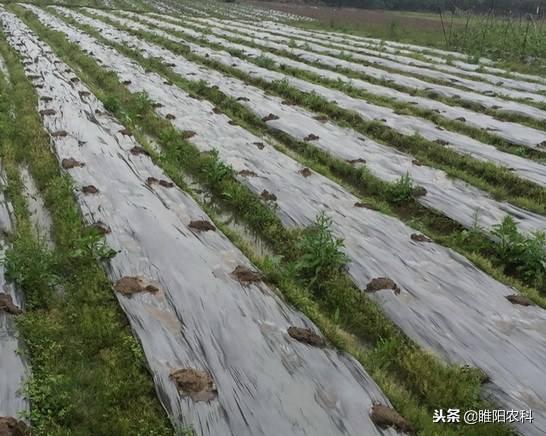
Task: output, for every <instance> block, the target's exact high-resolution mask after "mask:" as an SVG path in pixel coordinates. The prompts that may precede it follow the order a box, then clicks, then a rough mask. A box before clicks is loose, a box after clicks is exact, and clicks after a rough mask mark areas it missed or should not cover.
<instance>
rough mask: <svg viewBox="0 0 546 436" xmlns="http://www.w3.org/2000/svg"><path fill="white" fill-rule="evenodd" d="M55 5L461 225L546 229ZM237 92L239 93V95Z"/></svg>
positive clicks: (535, 219) (87, 43)
mask: <svg viewBox="0 0 546 436" xmlns="http://www.w3.org/2000/svg"><path fill="white" fill-rule="evenodd" d="M58 10H60V11H61V12H62V13H65V14H67V15H69V16H71V17H73V18H74V19H76V20H77V21H78V22H80V23H83V24H86V25H90V26H92V27H95V28H97V29H98V30H100V33H101V35H102V36H103V37H105V38H107V39H110V40H112V41H115V42H118V43H122V44H124V45H127V46H128V47H131V48H134V49H137V50H138V51H139V53H140V54H141V55H143V56H145V57H148V58H161V59H166V60H168V62H169V63H170V64H173V65H174V66H173V67H172V68H173V71H174V72H176V73H178V74H180V75H182V76H183V77H188V78H191V79H192V80H204V81H206V82H208V83H209V84H210V85H215V86H218V87H219V88H220V89H221V90H222V91H223V92H224V93H226V94H227V95H229V96H231V97H233V98H236V99H237V98H239V99H240V103H241V104H243V105H245V106H246V107H248V108H249V109H250V110H252V111H253V112H255V113H256V114H257V115H258V116H260V117H261V118H263V117H266V116H267V115H269V114H274V115H275V116H277V117H278V119H277V120H272V121H270V122H269V124H270V125H271V126H272V127H273V128H275V129H278V130H281V131H283V132H285V133H288V134H289V135H291V136H293V137H295V138H297V139H298V140H300V141H301V140H304V139H305V138H306V137H307V136H308V135H309V134H310V133H312V134H313V135H316V136H318V139H316V140H315V141H313V144H315V145H316V146H318V147H320V148H322V149H323V150H326V151H328V152H329V153H331V154H333V155H335V156H337V157H340V158H341V159H345V160H355V159H365V160H366V162H367V167H368V168H369V169H370V170H371V171H372V173H374V174H376V175H378V176H379V177H380V178H381V179H383V180H387V181H389V182H392V181H394V180H396V179H397V178H399V177H401V176H403V175H405V174H406V173H409V174H411V176H412V177H413V179H414V180H415V182H416V183H417V184H418V185H421V186H423V187H425V188H426V190H427V191H428V194H427V195H425V196H424V197H420V198H419V201H420V202H422V203H423V204H424V205H426V206H427V207H430V208H432V209H436V210H439V211H441V212H443V213H444V214H446V215H447V216H449V217H450V218H452V219H454V220H456V221H458V222H460V223H461V224H463V225H464V226H466V227H472V226H474V225H476V224H478V225H480V226H481V227H484V228H485V229H490V228H491V226H493V225H495V224H498V223H499V222H500V221H502V219H503V217H504V216H505V215H507V214H508V215H511V216H512V217H513V218H514V220H515V221H516V222H517V223H518V225H519V227H520V228H521V229H522V230H527V231H529V230H541V229H546V217H544V216H541V215H537V214H533V213H529V212H528V211H525V210H522V209H520V208H516V207H514V206H512V205H510V204H507V203H500V202H497V201H495V200H493V199H492V198H491V197H490V196H489V195H487V194H486V193H484V192H482V191H480V190H479V189H476V188H474V187H472V186H470V185H468V184H466V183H464V182H461V181H457V180H453V179H451V178H449V177H447V175H446V174H445V173H444V172H443V171H440V170H436V169H433V168H429V167H425V166H419V165H415V164H414V163H413V159H412V158H411V157H410V156H407V155H404V154H402V153H398V152H396V151H395V150H392V149H391V148H389V147H387V146H384V145H381V144H378V143H376V142H374V141H372V140H370V139H368V138H361V137H360V136H359V135H357V134H356V133H354V132H353V131H352V130H350V129H342V128H339V127H337V126H335V125H334V124H332V123H328V124H323V123H321V122H320V121H318V120H316V119H314V118H313V116H314V115H316V114H312V113H309V112H307V111H305V110H302V109H299V108H297V107H293V106H289V105H285V104H282V100H281V99H279V98H276V97H272V96H268V95H266V93H265V92H264V91H262V90H260V89H258V88H255V87H252V86H248V85H246V84H245V83H244V82H242V81H240V80H237V79H233V78H230V77H226V76H224V75H222V74H220V73H218V72H216V71H214V70H211V69H209V68H206V67H202V66H198V65H195V64H192V63H191V62H188V60H187V59H185V58H184V57H182V56H177V55H175V54H174V53H172V52H171V51H169V50H166V49H164V48H161V47H159V46H157V45H155V44H152V43H148V42H146V41H142V40H139V39H138V38H136V37H134V36H132V35H130V34H128V33H126V32H123V31H120V30H118V29H116V28H114V27H112V26H110V25H108V24H106V23H104V22H102V21H99V20H96V19H93V18H89V17H87V16H85V15H82V14H79V13H77V12H74V11H73V10H71V9H68V8H58ZM48 25H49V26H51V27H53V28H55V29H57V30H60V31H62V32H64V33H66V34H68V36H69V37H70V38H71V39H72V40H73V41H78V43H79V44H80V45H81V46H82V48H84V49H86V50H87V51H88V52H92V53H93V54H94V55H95V56H97V57H100V53H101V46H100V45H98V44H97V43H96V41H95V40H93V39H92V38H90V37H89V36H87V35H85V34H84V33H83V32H79V33H78V32H77V30H76V29H74V28H70V27H69V26H67V25H63V24H62V23H59V22H58V20H52V19H51V20H49V21H48ZM135 26H138V24H135V25H132V27H135ZM112 61H113V59H111V58H101V63H102V64H103V65H110V63H111V62H112ZM114 71H116V72H117V73H118V74H122V73H124V74H125V75H127V76H128V77H130V76H131V75H132V72H126V71H124V70H119V69H114ZM148 80H149V79H148ZM135 86H136V87H137V88H139V90H140V91H144V92H146V93H148V94H150V93H153V92H154V89H155V88H156V87H157V86H161V81H158V82H157V83H155V84H153V86H152V85H150V86H149V87H148V86H146V84H145V83H142V82H138V83H137V84H136V85H135ZM241 97H244V98H242V99H241ZM162 103H163V101H162ZM339 144H343V147H340V146H339ZM545 169H546V168H545Z"/></svg>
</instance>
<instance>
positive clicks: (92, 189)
mask: <svg viewBox="0 0 546 436" xmlns="http://www.w3.org/2000/svg"><path fill="white" fill-rule="evenodd" d="M82 192H83V193H84V194H97V193H98V192H99V190H98V189H97V188H96V186H94V185H87V186H84V187H83V188H82Z"/></svg>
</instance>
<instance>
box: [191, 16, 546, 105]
mask: <svg viewBox="0 0 546 436" xmlns="http://www.w3.org/2000/svg"><path fill="white" fill-rule="evenodd" d="M198 20H199V19H198ZM199 21H202V22H205V23H209V24H213V23H214V24H224V25H229V23H228V21H226V20H214V19H210V20H209V19H203V20H199ZM237 27H238V28H240V27H244V28H245V29H248V30H260V31H261V33H262V38H270V39H272V38H273V37H275V36H281V37H286V38H296V40H299V41H300V43H301V41H308V42H312V43H317V44H318V46H317V47H319V50H321V51H322V50H325V49H326V48H328V47H333V48H336V49H341V50H343V52H344V53H345V54H347V55H352V54H353V53H360V54H364V55H369V56H371V57H372V58H368V61H369V62H373V63H375V62H377V59H376V58H377V57H380V58H384V59H388V60H390V61H394V62H396V63H399V64H402V65H410V66H415V67H420V68H425V69H427V70H428V71H423V70H421V72H420V73H419V74H422V75H424V76H428V77H432V78H434V79H443V80H449V81H450V82H453V83H455V84H459V83H458V82H457V80H459V79H458V78H457V77H452V76H444V75H442V74H438V73H437V72H435V71H434V70H439V71H444V72H446V73H450V74H455V75H459V76H460V75H463V77H461V79H463V80H462V81H461V83H460V84H461V85H463V86H464V85H465V83H466V82H465V78H464V76H466V77H467V78H468V77H472V78H475V79H477V80H479V81H482V82H488V83H489V84H493V85H495V88H494V89H495V90H496V91H498V89H499V87H503V88H504V87H506V88H511V89H515V90H521V91H528V92H531V93H536V92H541V91H546V85H543V84H540V83H537V82H527V81H525V80H515V79H512V78H509V77H503V76H497V75H495V74H491V73H482V72H477V71H475V70H474V71H469V70H468V69H466V70H465V69H462V68H458V67H457V66H453V65H449V64H446V63H445V62H444V63H438V62H424V61H423V60H420V59H416V58H412V57H408V56H403V55H400V54H393V53H390V52H389V51H388V50H382V51H381V48H377V47H376V48H375V49H374V48H372V47H365V48H364V47H362V48H360V47H355V46H352V45H348V44H347V42H346V40H345V41H342V40H341V38H340V41H336V42H337V43H330V44H329V45H326V44H325V41H324V38H321V37H319V36H317V35H315V34H313V33H312V32H308V31H305V30H302V29H298V28H295V27H292V26H288V25H284V24H272V23H269V25H267V26H266V27H265V29H264V26H261V27H260V29H258V27H257V26H255V25H252V24H244V23H238V24H237ZM232 28H233V27H232ZM330 41H331V40H330ZM359 59H360V58H359ZM362 59H365V58H362ZM434 60H439V58H435V59H434ZM464 65H465V66H467V68H468V66H470V65H472V64H464ZM387 66H390V68H396V66H395V64H391V63H389V64H388V65H387ZM397 69H398V68H397ZM401 71H407V70H405V69H404V68H402V70H401ZM412 71H416V72H418V71H419V70H414V69H412ZM470 85H471V86H472V87H478V89H477V90H478V91H480V90H481V88H480V87H479V85H480V82H473V81H471V83H470ZM482 85H484V84H483V83H482ZM487 89H492V88H491V87H489V86H486V88H485V89H484V90H487ZM501 93H502V91H501ZM536 98H537V101H543V100H544V99H546V97H544V96H541V95H538V96H536Z"/></svg>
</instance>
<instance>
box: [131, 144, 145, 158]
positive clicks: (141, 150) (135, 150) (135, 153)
mask: <svg viewBox="0 0 546 436" xmlns="http://www.w3.org/2000/svg"><path fill="white" fill-rule="evenodd" d="M129 151H130V152H131V154H132V155H133V156H138V155H140V154H144V155H146V156H149V155H150V153H148V151H147V150H146V149H145V148H144V147H140V146H139V145H135V146H134V147H133V148H131V150H129Z"/></svg>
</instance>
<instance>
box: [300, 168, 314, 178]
mask: <svg viewBox="0 0 546 436" xmlns="http://www.w3.org/2000/svg"><path fill="white" fill-rule="evenodd" d="M298 173H299V174H301V175H302V176H303V177H309V176H311V175H312V174H313V172H312V171H311V170H310V169H309V168H307V167H305V168H302V169H301V170H299V171H298Z"/></svg>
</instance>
